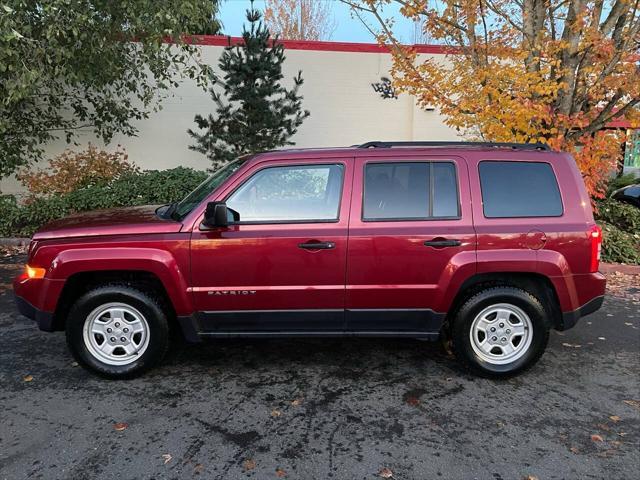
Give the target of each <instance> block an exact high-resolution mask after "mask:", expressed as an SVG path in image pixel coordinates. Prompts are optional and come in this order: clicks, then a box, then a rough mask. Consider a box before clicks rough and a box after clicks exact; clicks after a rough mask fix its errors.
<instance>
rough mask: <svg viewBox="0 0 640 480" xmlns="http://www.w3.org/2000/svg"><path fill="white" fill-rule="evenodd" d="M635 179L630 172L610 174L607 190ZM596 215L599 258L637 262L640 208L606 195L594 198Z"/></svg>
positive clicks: (627, 183)
mask: <svg viewBox="0 0 640 480" xmlns="http://www.w3.org/2000/svg"><path fill="white" fill-rule="evenodd" d="M636 182H638V178H636V177H634V176H633V175H632V174H628V175H622V176H620V177H617V178H612V179H611V180H610V182H609V185H608V187H607V191H608V192H609V194H610V193H611V192H613V191H614V190H617V189H618V188H622V187H624V186H626V185H631V184H632V183H636ZM594 206H595V209H594V213H595V218H596V220H597V222H598V224H600V226H601V227H602V231H603V242H602V260H604V261H605V262H616V263H630V264H640V209H638V208H636V207H634V206H632V205H629V204H626V203H622V202H619V201H617V200H614V199H612V198H605V199H602V200H596V201H595V202H594Z"/></svg>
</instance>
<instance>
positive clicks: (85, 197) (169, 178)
mask: <svg viewBox="0 0 640 480" xmlns="http://www.w3.org/2000/svg"><path fill="white" fill-rule="evenodd" d="M206 178H207V174H206V173H205V172H200V171H197V170H193V169H191V168H185V167H178V168H173V169H170V170H162V171H157V170H147V171H142V172H135V171H130V172H127V173H124V174H122V175H121V176H120V177H119V178H117V179H115V180H113V181H110V182H108V183H98V184H93V185H88V186H84V187H82V188H79V189H77V190H74V191H72V192H69V193H64V194H55V195H50V196H40V197H34V198H31V199H30V200H29V201H28V202H26V203H25V204H24V205H19V204H18V203H17V202H16V200H15V198H13V197H0V235H2V236H10V237H28V236H31V235H32V234H33V232H35V231H36V230H37V229H38V228H39V227H40V226H42V225H44V224H45V223H47V222H50V221H52V220H55V219H58V218H62V217H65V216H67V215H69V214H71V213H74V212H81V211H86V210H96V209H102V208H112V207H121V206H135V205H150V204H151V205H153V204H164V203H170V202H175V201H178V200H180V199H181V198H183V197H184V196H186V195H187V194H188V193H189V192H190V191H191V190H193V189H194V188H195V187H196V186H198V184H200V183H201V182H203V181H204V180H205V179H206Z"/></svg>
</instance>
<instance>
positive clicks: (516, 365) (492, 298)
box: [452, 287, 549, 377]
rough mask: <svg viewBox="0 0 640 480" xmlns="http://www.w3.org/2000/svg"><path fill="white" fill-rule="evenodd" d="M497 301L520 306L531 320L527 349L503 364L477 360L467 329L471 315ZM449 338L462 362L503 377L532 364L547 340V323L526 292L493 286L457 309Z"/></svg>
mask: <svg viewBox="0 0 640 480" xmlns="http://www.w3.org/2000/svg"><path fill="white" fill-rule="evenodd" d="M498 303H509V304H512V305H515V306H516V307H519V308H521V309H522V310H523V311H524V312H525V313H526V314H527V315H528V316H529V319H530V320H531V324H532V326H533V332H532V333H533V337H532V339H531V345H530V346H529V348H528V350H527V352H526V353H525V354H524V355H523V356H522V357H520V358H518V359H516V360H514V361H513V362H511V363H507V364H504V365H495V364H492V363H488V362H486V361H485V360H483V359H481V358H480V357H479V356H478V355H477V354H476V352H475V351H474V350H473V347H472V346H471V339H470V335H469V332H470V330H471V325H472V323H473V321H474V319H475V317H476V316H477V315H478V314H479V313H480V312H481V311H482V310H484V309H485V308H487V307H489V306H491V305H495V304H498ZM452 337H453V338H452V340H453V343H454V347H455V351H456V354H457V355H461V356H462V357H463V361H464V363H466V364H467V365H468V366H470V367H471V368H473V369H474V370H476V371H477V372H479V373H481V374H485V375H488V376H494V377H503V376H504V377H507V376H510V375H513V374H515V373H518V372H520V371H522V370H524V369H526V368H528V367H530V366H531V365H532V364H533V363H535V362H536V361H537V360H538V359H539V358H540V356H541V355H542V353H544V350H545V349H546V346H547V342H548V339H549V322H548V319H547V314H546V312H545V309H544V307H543V306H542V304H541V303H540V301H539V300H538V299H537V298H536V297H534V296H533V295H531V294H530V293H528V292H526V291H524V290H520V289H518V288H512V287H495V288H491V289H488V290H485V291H483V292H480V293H479V294H477V295H475V296H474V297H472V298H471V299H469V300H468V301H467V302H466V303H465V304H464V305H463V306H462V308H461V309H460V310H459V311H458V313H457V315H456V317H455V320H454V325H453V331H452Z"/></svg>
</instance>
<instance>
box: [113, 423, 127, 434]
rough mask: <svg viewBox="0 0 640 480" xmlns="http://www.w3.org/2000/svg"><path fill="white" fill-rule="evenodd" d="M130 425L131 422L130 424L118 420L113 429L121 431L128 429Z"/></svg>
mask: <svg viewBox="0 0 640 480" xmlns="http://www.w3.org/2000/svg"><path fill="white" fill-rule="evenodd" d="M128 427H129V424H128V423H125V422H118V423H116V424H115V425H114V426H113V429H114V430H115V431H116V432H121V431H123V430H126V429H127V428H128Z"/></svg>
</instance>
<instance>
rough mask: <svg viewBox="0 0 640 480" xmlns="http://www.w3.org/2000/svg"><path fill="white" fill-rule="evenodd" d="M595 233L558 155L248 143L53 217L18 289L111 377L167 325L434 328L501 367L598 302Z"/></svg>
mask: <svg viewBox="0 0 640 480" xmlns="http://www.w3.org/2000/svg"><path fill="white" fill-rule="evenodd" d="M601 242H602V233H601V231H600V229H599V228H598V226H597V225H596V223H595V222H594V220H593V214H592V210H591V203H590V199H589V196H588V195H587V191H586V189H585V186H584V183H583V181H582V178H581V176H580V172H579V171H578V168H577V167H576V164H575V162H574V160H573V158H572V157H571V156H569V155H568V154H565V153H557V152H551V151H548V149H546V147H544V146H543V145H534V144H499V143H490V144H485V143H457V142H369V143H366V144H363V145H360V146H354V147H350V148H336V149H308V150H307V149H297V150H284V151H273V152H266V153H260V154H256V155H250V156H245V157H242V158H239V159H238V160H236V161H235V162H232V163H229V164H227V165H226V166H224V167H223V168H221V169H220V170H218V171H217V172H215V173H214V174H213V175H212V176H211V177H209V178H208V179H207V180H206V181H205V182H203V183H202V184H201V185H200V186H198V187H197V188H196V189H195V190H194V191H193V192H192V193H190V194H189V195H188V196H187V197H186V198H184V199H183V200H182V201H180V202H177V203H174V204H171V205H164V206H161V207H158V206H144V207H132V208H117V209H111V210H104V211H94V212H89V213H79V214H76V215H73V216H70V217H67V218H64V219H62V220H58V221H54V222H52V223H50V224H48V225H46V226H44V227H42V228H41V229H40V230H39V231H38V232H37V233H36V234H35V235H34V236H33V239H32V241H31V243H30V245H29V252H28V260H27V266H26V269H25V271H24V273H22V274H21V275H20V276H19V277H17V278H16V279H15V281H14V291H15V295H16V302H17V305H18V308H19V310H20V312H21V313H22V314H23V315H25V316H27V317H29V318H31V319H34V320H35V321H36V322H37V323H38V326H39V328H40V329H41V330H45V331H48V332H52V331H56V330H64V331H65V332H66V338H67V343H68V345H69V348H70V350H71V352H72V353H73V355H74V357H75V358H76V359H77V361H78V362H79V363H80V364H81V365H83V366H85V367H88V368H90V369H91V370H93V371H95V372H97V373H99V374H101V375H103V376H106V377H110V378H126V377H132V376H135V375H137V374H140V373H141V372H143V371H145V370H146V369H148V368H150V367H151V366H153V365H156V364H158V363H159V362H160V361H161V359H162V358H163V356H164V355H165V353H166V351H167V349H168V348H169V340H170V336H171V335H172V333H171V332H176V331H181V332H182V335H183V336H184V338H185V339H186V340H187V341H191V342H200V341H202V340H203V339H208V338H230V337H259V338H270V337H301V336H307V337H336V336H358V337H412V338H417V339H429V340H435V339H438V338H445V339H447V341H449V340H450V342H451V345H452V348H453V350H454V352H455V354H456V356H457V358H458V359H459V360H460V361H461V362H462V363H463V364H464V365H465V366H466V367H468V368H470V369H472V370H473V371H475V372H476V373H478V374H480V375H485V376H494V377H501V376H502V377H504V376H508V375H513V374H515V373H517V372H520V371H522V370H524V369H526V368H527V367H530V366H531V365H532V364H534V363H535V362H536V361H537V360H538V359H539V358H540V356H541V355H542V353H543V352H544V350H545V347H546V345H547V340H548V337H549V330H550V329H552V328H554V329H556V330H565V329H568V328H571V327H573V326H574V325H575V324H576V322H577V321H578V319H579V318H580V317H582V316H584V315H587V314H589V313H591V312H594V311H595V310H597V309H598V308H600V306H601V305H602V300H603V295H604V290H605V278H604V276H603V275H602V274H601V273H599V272H598V263H599V258H600V246H601ZM174 326H175V327H178V328H176V329H173V328H172V327H174Z"/></svg>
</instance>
